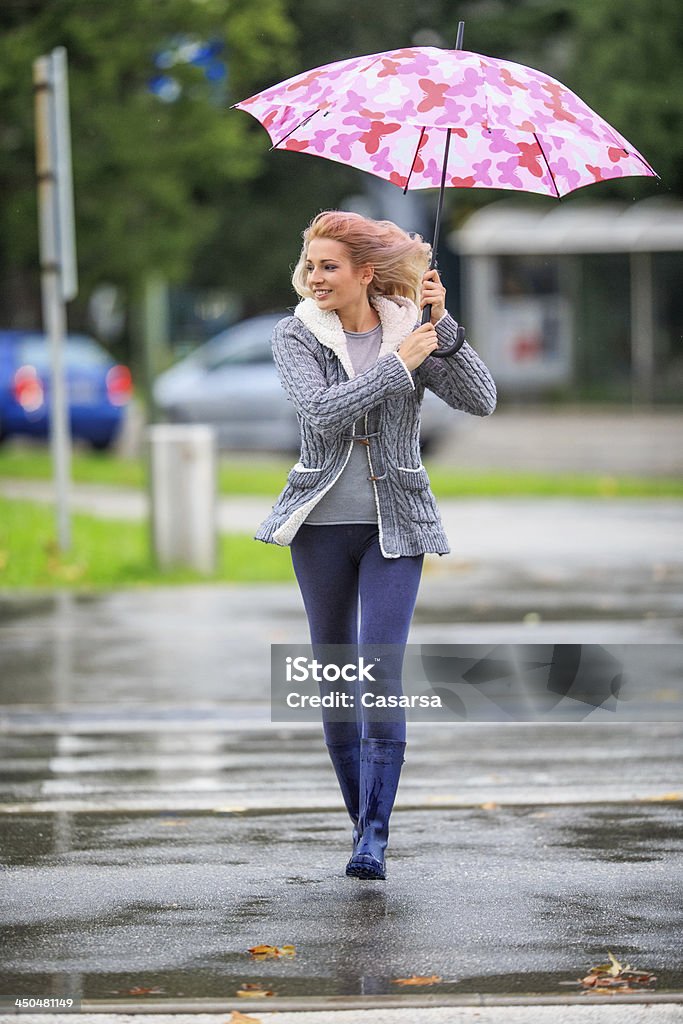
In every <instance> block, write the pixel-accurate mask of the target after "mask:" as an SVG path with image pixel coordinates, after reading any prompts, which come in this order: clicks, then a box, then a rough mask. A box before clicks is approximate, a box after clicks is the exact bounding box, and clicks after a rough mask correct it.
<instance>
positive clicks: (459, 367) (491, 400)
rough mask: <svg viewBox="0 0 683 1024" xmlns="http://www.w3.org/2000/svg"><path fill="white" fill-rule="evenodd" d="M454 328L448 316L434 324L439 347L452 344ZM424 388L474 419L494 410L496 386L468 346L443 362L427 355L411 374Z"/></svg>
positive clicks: (482, 363) (488, 414) (454, 323)
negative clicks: (413, 374) (469, 414)
mask: <svg viewBox="0 0 683 1024" xmlns="http://www.w3.org/2000/svg"><path fill="white" fill-rule="evenodd" d="M457 330H458V325H457V323H456V322H455V320H453V318H452V316H451V315H450V313H447V314H446V315H445V316H443V317H442V318H441V320H439V322H438V323H437V324H436V336H437V338H438V341H439V347H441V348H445V347H447V346H448V345H452V344H453V342H454V341H455V339H456V335H457ZM415 374H416V376H417V378H418V379H419V380H420V381H422V383H423V384H424V386H425V387H426V388H429V390H430V391H433V392H434V394H436V395H438V396H439V398H441V399H443V401H444V402H446V404H447V405H450V406H451V407H452V408H453V409H463V410H464V411H465V412H469V413H472V415H474V416H490V415H491V413H492V412H493V410H494V409H495V408H496V398H497V396H496V385H495V382H494V380H493V377H492V376H491V374H490V373H489V370H488V368H487V366H486V365H485V364H484V362H483V361H482V360H481V359H480V358H479V356H478V355H477V353H476V352H475V351H474V349H473V348H472V347H471V345H469V344H468V342H466V341H465V342H463V345H462V347H461V348H460V349H459V350H458V351H457V352H456V353H455V355H452V356H447V357H446V358H445V359H432V358H431V357H430V356H427V358H426V359H425V361H424V362H423V363H421V364H420V366H418V368H417V370H416V371H415Z"/></svg>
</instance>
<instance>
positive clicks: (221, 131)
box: [0, 0, 293, 293]
mask: <svg viewBox="0 0 683 1024" xmlns="http://www.w3.org/2000/svg"><path fill="white" fill-rule="evenodd" d="M253 14H254V12H253V8H252V7H251V5H250V4H249V3H247V0H204V2H202V0H164V3H155V2H150V0H116V2H115V3H97V4H95V5H93V3H92V2H91V0H51V2H50V3H48V4H42V5H38V6H33V7H31V8H26V12H25V17H24V19H22V20H21V22H20V23H17V24H13V26H12V27H11V28H10V29H9V30H8V31H6V32H5V33H4V35H2V36H0V111H2V114H1V115H0V117H1V118H2V121H1V122H0V133H1V135H2V138H3V142H4V145H3V147H2V149H1V150H0V192H1V193H2V197H3V203H2V207H1V208H0V273H3V272H4V273H5V274H7V273H8V272H9V271H10V270H17V269H24V268H32V267H34V266H35V264H36V262H37V230H36V210H35V183H34V142H33V130H34V129H33V98H32V81H31V76H32V62H33V60H34V58H35V57H36V56H38V55H40V54H41V53H47V52H49V51H50V50H51V49H53V47H55V46H59V45H63V46H66V48H67V51H68V58H69V86H70V99H71V120H72V138H73V165H74V188H75V197H76V216H77V234H78V255H79V272H80V278H81V284H82V291H83V292H85V293H87V292H88V290H89V289H90V288H91V287H92V286H93V285H94V284H95V283H97V282H98V281H100V280H108V281H113V282H115V283H119V284H122V285H124V286H129V285H130V284H131V282H137V281H139V280H140V279H141V278H142V276H144V274H145V273H146V272H148V271H150V270H156V271H160V272H161V273H163V274H165V275H167V276H168V277H169V278H170V279H171V280H180V279H182V278H184V277H185V276H186V275H187V274H188V271H189V267H190V261H191V259H192V256H193V254H194V252H195V251H196V249H197V246H198V245H199V244H200V243H201V242H202V240H203V239H205V238H206V237H207V235H208V234H209V232H210V231H211V229H212V227H213V223H214V220H215V216H216V203H217V201H220V200H221V198H222V196H223V194H224V190H225V189H226V188H227V187H230V186H233V185H234V184H236V183H239V182H243V181H245V180H247V179H249V178H250V177H253V176H254V175H255V174H257V173H258V169H259V164H260V162H261V160H262V159H263V152H262V151H260V150H259V149H258V148H257V147H254V146H253V145H251V142H250V132H249V130H248V126H247V124H246V119H245V118H239V117H235V116H234V115H233V114H231V113H230V111H229V110H228V109H227V107H228V103H229V99H230V97H227V98H226V99H225V100H223V101H222V102H220V103H217V102H216V101H215V98H214V94H213V93H212V91H211V87H210V85H209V83H208V82H207V81H206V79H205V77H204V74H203V71H202V70H201V69H200V68H198V67H196V66H193V65H191V64H180V65H176V66H175V67H174V68H173V74H174V77H176V78H177V79H178V80H179V82H180V84H181V86H182V93H181V95H180V97H179V98H178V100H177V101H176V102H173V103H164V102H163V101H161V100H160V99H159V98H158V97H157V96H155V95H153V94H152V93H151V92H150V90H149V88H148V80H149V79H150V78H152V77H153V75H154V74H155V73H156V69H155V67H154V55H155V53H157V52H158V51H159V50H160V49H163V48H164V46H165V45H166V44H167V43H168V41H169V39H171V38H172V37H173V36H174V35H176V34H186V35H190V36H193V37H196V38H199V39H209V38H214V37H219V38H222V39H224V40H225V41H226V44H227V50H226V54H227V60H228V62H229V76H230V78H229V82H230V89H231V90H232V94H233V98H234V99H237V98H239V97H240V96H241V95H242V94H243V93H244V92H245V91H246V92H248V91H250V90H251V91H253V89H252V87H253V85H254V83H255V82H256V81H257V80H260V77H261V76H262V75H263V73H264V72H265V71H266V70H268V71H269V72H271V73H277V74H286V73H288V72H290V71H291V70H292V68H291V63H290V59H291V58H290V56H289V54H290V47H291V44H292V39H293V31H292V27H291V25H290V23H289V21H288V20H287V18H286V17H285V13H284V10H283V0H261V2H260V4H259V11H258V17H257V18H255V17H254V16H253Z"/></svg>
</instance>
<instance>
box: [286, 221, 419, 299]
mask: <svg viewBox="0 0 683 1024" xmlns="http://www.w3.org/2000/svg"><path fill="white" fill-rule="evenodd" d="M314 238H330V239H333V240H334V241H335V242H341V243H342V244H343V245H344V246H345V248H346V250H347V252H348V254H349V257H350V259H351V263H352V264H353V266H354V267H357V268H360V267H364V266H367V265H370V266H371V267H372V268H373V270H374V275H373V278H372V281H371V282H370V284H369V285H368V296H369V297H371V296H373V295H387V296H391V295H402V296H404V297H405V298H408V299H412V301H413V302H415V303H417V301H418V296H419V292H420V285H421V283H422V275H423V274H424V272H425V270H427V269H428V267H429V261H430V259H431V251H432V250H431V246H430V245H428V243H427V242H424V241H423V240H422V238H421V237H420V236H419V235H409V234H408V232H407V231H403V229H402V228H399V227H398V226H397V225H396V224H393V223H392V221H390V220H371V219H370V218H369V217H361V215H360V214H358V213H346V212H345V211H344V210H324V211H323V212H322V213H319V214H318V215H317V217H314V218H313V220H312V221H311V223H310V224H309V225H308V227H307V228H306V230H305V231H304V232H303V240H304V242H303V247H302V249H301V255H300V256H299V262H298V263H297V265H296V267H295V268H294V273H293V274H292V284H293V285H294V290H295V291H296V292H297V294H298V295H300V296H301V297H302V298H310V297H311V296H312V294H313V293H312V292H311V290H310V288H309V287H308V285H307V283H306V279H307V277H308V275H307V273H306V261H307V259H308V245H309V242H312V241H313V239H314Z"/></svg>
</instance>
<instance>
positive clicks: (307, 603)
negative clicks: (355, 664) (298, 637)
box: [291, 523, 424, 743]
mask: <svg viewBox="0 0 683 1024" xmlns="http://www.w3.org/2000/svg"><path fill="white" fill-rule="evenodd" d="M291 552H292V564H293V566H294V572H295V573H296V578H297V581H298V583H299V589H300V590H301V595H302V597H303V601H304V607H305V609H306V615H307V617H308V625H309V629H310V634H311V644H312V645H313V646H314V647H315V646H316V645H321V644H346V645H351V646H352V647H353V648H354V649H357V651H358V655H359V656H360V655H362V652H363V646H364V645H366V644H391V645H392V648H391V651H390V653H389V654H385V653H384V652H383V654H382V658H381V662H380V664H379V665H378V666H377V667H376V668H374V669H373V674H374V676H375V683H374V684H373V685H372V687H371V688H372V691H373V693H375V694H386V695H390V694H395V695H397V696H400V694H401V692H402V688H401V670H402V666H403V654H404V648H405V644H406V641H407V639H408V632H409V630H410V621H411V619H412V617H413V611H414V608H415V600H416V598H417V591H418V587H419V585H420V576H421V574H422V562H423V560H424V556H423V555H408V556H401V557H400V558H385V557H384V556H383V554H382V552H381V550H380V546H379V530H378V528H377V525H376V524H374V523H345V524H339V525H331V526H309V525H307V524H305V523H304V525H303V526H301V527H300V528H299V530H298V531H297V533H296V536H295V537H294V540H293V541H292V543H291ZM359 602H360V622H359ZM328 686H329V684H328ZM332 688H333V689H335V688H336V689H339V688H340V687H339V685H338V684H335V685H334V687H332ZM361 692H362V691H361V690H360V689H356V690H355V693H354V695H355V710H354V711H351V712H349V713H348V714H347V715H346V716H345V717H344V716H343V712H342V713H341V714H340V710H339V709H334V711H333V712H332V713H330V712H328V711H327V709H325V708H323V730H324V733H325V741H326V743H348V742H352V741H354V740H356V739H357V738H358V737H359V736H361V735H362V736H364V737H374V738H377V739H396V740H405V737H406V720H405V711H404V710H403V709H402V708H394V709H392V710H391V711H386V710H381V711H380V710H378V709H368V708H364V707H363V706H362V704H361V701H360V694H361ZM340 719H341V720H340Z"/></svg>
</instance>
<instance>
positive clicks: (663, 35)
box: [571, 0, 683, 197]
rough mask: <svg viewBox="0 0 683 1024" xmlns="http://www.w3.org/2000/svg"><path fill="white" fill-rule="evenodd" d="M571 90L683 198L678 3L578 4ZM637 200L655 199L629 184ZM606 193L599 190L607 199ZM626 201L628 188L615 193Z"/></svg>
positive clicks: (579, 0)
mask: <svg viewBox="0 0 683 1024" xmlns="http://www.w3.org/2000/svg"><path fill="white" fill-rule="evenodd" d="M574 26H575V28H574V60H573V68H572V74H571V84H572V86H573V87H575V88H576V89H577V91H579V92H580V94H581V96H582V97H583V98H584V99H585V100H586V102H587V103H588V104H589V105H590V106H593V107H595V109H597V110H598V111H599V112H600V113H601V114H602V116H603V117H605V118H606V119H607V120H608V121H609V122H610V123H612V124H613V125H614V126H615V128H617V129H618V130H619V131H620V132H622V134H624V135H625V136H626V137H627V138H628V139H629V141H630V142H632V143H633V145H634V146H635V147H636V148H637V149H638V150H640V152H641V153H642V154H643V155H644V156H645V157H646V159H647V160H648V161H649V163H650V164H651V165H652V166H653V167H654V169H655V170H656V171H657V173H658V174H659V175H660V177H661V179H662V180H661V186H660V187H661V189H662V190H663V191H664V190H666V191H668V192H671V193H674V194H675V195H677V196H683V23H682V22H681V8H680V3H679V2H678V0H628V2H625V3H620V4H614V3H610V2H609V0H600V2H596V0H576V4H575V11H574ZM630 184H631V186H632V191H631V190H630V189H629V191H630V193H631V194H632V195H633V196H634V197H636V196H641V195H651V194H652V184H651V183H650V182H648V181H647V179H643V180H641V179H638V178H635V179H631V180H630ZM606 191H607V186H601V195H604V194H605V193H606ZM609 191H610V192H615V191H618V192H619V194H620V195H621V196H622V197H623V196H624V194H625V191H624V187H623V186H622V187H621V188H620V186H619V185H617V186H612V187H611V188H610V190H609Z"/></svg>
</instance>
